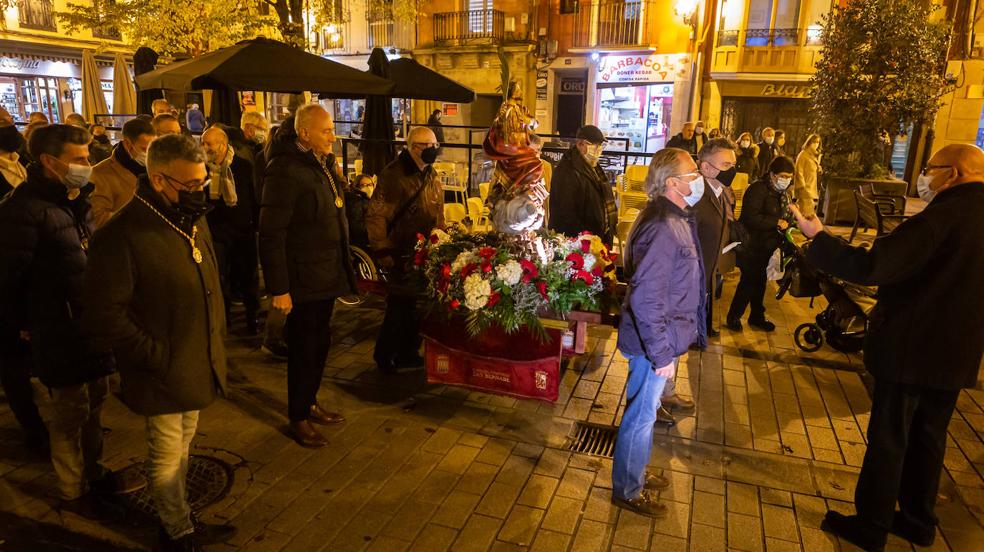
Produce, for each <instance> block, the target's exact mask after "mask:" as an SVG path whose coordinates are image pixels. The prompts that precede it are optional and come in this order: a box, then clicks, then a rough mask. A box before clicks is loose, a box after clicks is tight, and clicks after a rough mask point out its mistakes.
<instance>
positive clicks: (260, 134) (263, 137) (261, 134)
mask: <svg viewBox="0 0 984 552" xmlns="http://www.w3.org/2000/svg"><path fill="white" fill-rule="evenodd" d="M268 132H269V131H267V130H259V129H257V130H256V131H254V133H253V141H254V142H256V143H257V144H264V143H266V141H267V134H268Z"/></svg>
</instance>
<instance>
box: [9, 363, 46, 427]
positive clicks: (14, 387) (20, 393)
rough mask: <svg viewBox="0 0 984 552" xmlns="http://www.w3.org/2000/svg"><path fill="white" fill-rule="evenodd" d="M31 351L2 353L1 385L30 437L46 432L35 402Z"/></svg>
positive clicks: (18, 420) (19, 421) (18, 421)
mask: <svg viewBox="0 0 984 552" xmlns="http://www.w3.org/2000/svg"><path fill="white" fill-rule="evenodd" d="M31 362H32V360H31V353H29V352H28V353H23V354H20V353H6V352H5V353H0V385H3V392H4V394H5V395H6V396H7V403H8V404H10V410H11V411H13V413H14V418H16V419H17V423H19V424H20V426H21V427H22V428H23V429H24V432H25V433H26V434H28V436H30V437H40V436H42V435H44V434H45V433H46V431H47V430H46V429H45V426H44V421H42V420H41V415H40V414H39V413H38V407H37V405H36V404H34V389H33V388H32V387H31Z"/></svg>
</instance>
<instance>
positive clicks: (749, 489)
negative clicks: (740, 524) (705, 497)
mask: <svg viewBox="0 0 984 552" xmlns="http://www.w3.org/2000/svg"><path fill="white" fill-rule="evenodd" d="M728 511H729V512H735V513H738V514H745V515H750V516H756V517H758V516H759V515H760V512H759V496H758V487H756V486H755V485H747V484H745V483H737V482H734V481H729V482H728Z"/></svg>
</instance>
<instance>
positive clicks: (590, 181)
mask: <svg viewBox="0 0 984 552" xmlns="http://www.w3.org/2000/svg"><path fill="white" fill-rule="evenodd" d="M604 144H605V135H604V134H603V133H602V132H601V129H599V128H598V127H596V126H593V125H585V126H583V127H581V128H580V129H578V131H577V143H575V144H574V145H573V146H571V149H569V150H567V151H566V152H565V153H564V156H563V157H562V158H561V160H560V163H558V164H557V168H556V170H555V171H554V174H553V180H552V181H551V183H550V229H551V230H554V231H556V232H560V233H562V234H566V235H568V236H572V237H573V236H577V235H578V234H580V233H581V232H585V231H587V232H591V233H592V234H594V235H596V236H598V237H600V238H601V239H602V241H603V242H605V244H606V245H608V246H609V247H611V245H612V240H613V239H614V236H615V227H616V225H617V224H618V210H617V209H616V207H615V194H614V192H613V191H612V185H611V183H610V182H609V181H608V177H607V176H606V175H605V171H603V170H601V168H600V167H598V160H599V159H600V158H601V152H602V150H603V149H604V147H605V146H604Z"/></svg>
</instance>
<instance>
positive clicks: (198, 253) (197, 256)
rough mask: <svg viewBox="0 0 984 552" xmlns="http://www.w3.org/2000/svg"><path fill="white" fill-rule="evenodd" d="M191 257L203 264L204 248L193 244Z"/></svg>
mask: <svg viewBox="0 0 984 552" xmlns="http://www.w3.org/2000/svg"><path fill="white" fill-rule="evenodd" d="M191 258H192V259H195V262H196V263H198V264H202V250H201V249H198V248H197V247H194V246H192V248H191Z"/></svg>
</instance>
